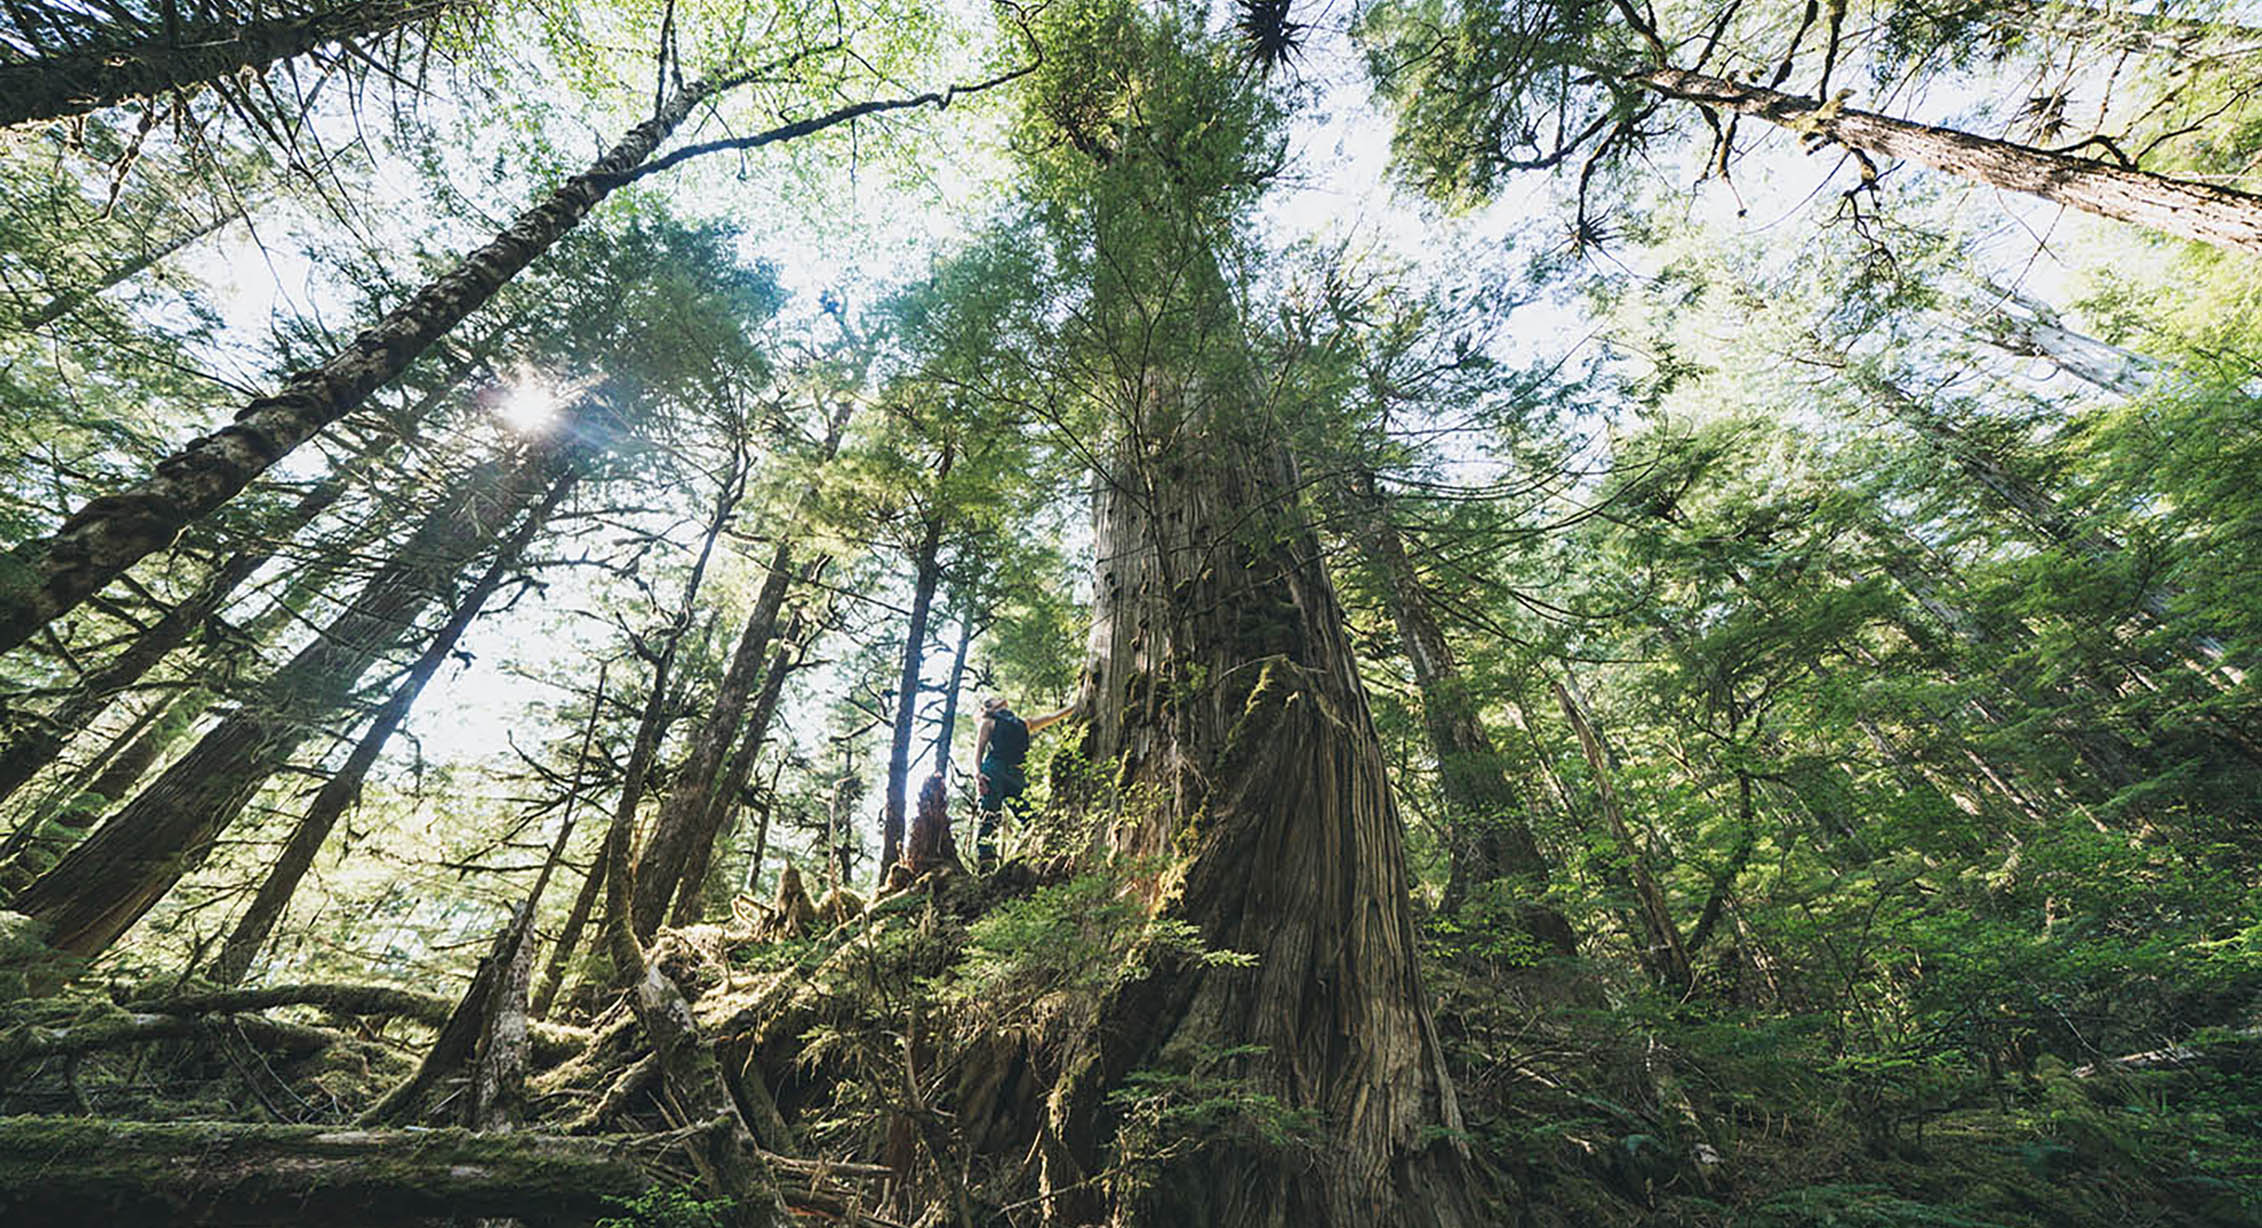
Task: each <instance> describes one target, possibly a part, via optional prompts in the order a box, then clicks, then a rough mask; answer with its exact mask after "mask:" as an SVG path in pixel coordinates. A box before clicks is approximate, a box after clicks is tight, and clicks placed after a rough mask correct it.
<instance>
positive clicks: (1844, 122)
mask: <svg viewBox="0 0 2262 1228" xmlns="http://www.w3.org/2000/svg"><path fill="white" fill-rule="evenodd" d="M1633 80H1634V81H1635V83H1637V84H1639V85H1642V86H1646V87H1648V88H1649V89H1650V90H1652V91H1654V92H1656V93H1658V94H1660V95H1663V96H1664V97H1667V98H1674V99H1679V100H1681V101H1683V102H1693V103H1698V104H1701V105H1703V106H1709V107H1718V108H1720V109H1722V110H1727V111H1734V112H1736V113H1738V114H1740V115H1749V116H1752V117H1754V118H1757V119H1763V120H1766V121H1767V122H1768V123H1771V124H1776V125H1778V126H1780V127H1784V128H1788V129H1790V130H1792V131H1794V132H1797V133H1799V134H1801V135H1802V136H1805V137H1807V138H1809V139H1812V140H1828V141H1834V142H1836V143H1838V144H1841V145H1844V146H1846V147H1848V148H1850V149H1857V150H1860V151H1862V152H1864V153H1868V154H1878V155H1882V156H1885V157H1889V158H1903V159H1906V160H1908V161H1911V162H1920V163H1923V164H1924V165H1926V166H1929V167H1931V168H1933V169H1934V170H1938V171H1945V172H1947V173H1948V174H1951V175H1956V176H1960V177H1962V178H1965V179H1969V180H1971V181H1973V182H1975V183H1982V184H1986V185H1987V186H1989V187H1994V188H2002V189H2004V190H2006V191H2011V192H2020V193H2024V194H2026V195H2029V196H2036V197H2040V198H2041V199H2043V200H2046V201H2049V202H2050V203H2052V204H2056V205H2064V206H2066V207H2067V208H2071V209H2079V210H2082V211H2083V212H2086V213H2094V214H2096V215H2098V216H2099V217H2109V218H2112V219H2114V220H2116V221H2122V222H2128V223H2131V224H2132V225H2137V226H2143V227H2146V228H2148V229H2151V230H2157V231H2159V232H2161V233H2162V234H2170V235H2176V236H2179V237H2181V238H2186V239H2192V240H2195V241H2197V242H2200V243H2211V244H2213V245H2215V246H2217V247H2224V248H2229V249H2231V250H2233V251H2247V252H2262V196H2255V195H2253V194H2251V193H2247V192H2240V191H2235V190H2233V189H2230V188H2221V187H2216V186H2215V185H2213V184H2209V183H2199V182H2196V181H2194V180H2189V179H2171V178H2169V177H2167V176H2166V175H2155V174H2153V173H2152V172H2150V171H2140V170H2134V169H2129V168H2125V167H2122V166H2118V165H2115V164H2113V163H2109V162H2101V161H2098V160H2096V159H2094V158H2080V157H2074V156H2072V155H2070V154H2063V153H2055V152H2052V151H2051V150H2047V149H2037V148H2035V147H2033V146H2031V145H2020V144H2017V143H2015V142H2011V141H2002V140H1996V139H1994V138H1991V137H1983V136H1974V135H1972V134H1971V133H1968V132H1959V131H1957V130H1956V129H1953V128H1939V127H1934V126H1933V125H1931V124H1920V123H1913V122H1911V121H1909V120H1905V119H1894V118H1892V117H1890V116H1886V115H1879V114H1876V113H1874V112H1871V111H1859V110H1855V109H1854V108H1852V107H1848V106H1843V105H1840V104H1839V103H1838V102H1835V101H1832V102H1821V101H1818V100H1816V99H1813V98H1802V97H1800V96H1798V95H1796V94H1784V93H1780V92H1778V91H1775V90H1771V89H1768V88H1766V87H1764V86H1760V85H1752V84H1748V83H1745V82H1740V81H1728V80H1724V79H1722V78H1719V77H1708V76H1705V75H1703V74H1701V73H1693V72H1688V71H1685V70H1683V69H1679V68H1658V69H1653V70H1650V71H1648V72H1643V73H1639V74H1636V75H1635V77H1634V78H1633Z"/></svg>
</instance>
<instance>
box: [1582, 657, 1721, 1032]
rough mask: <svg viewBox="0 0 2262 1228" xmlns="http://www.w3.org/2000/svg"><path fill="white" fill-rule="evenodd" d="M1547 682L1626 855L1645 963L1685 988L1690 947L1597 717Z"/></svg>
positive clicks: (1690, 979) (1661, 978)
mask: <svg viewBox="0 0 2262 1228" xmlns="http://www.w3.org/2000/svg"><path fill="white" fill-rule="evenodd" d="M1547 685H1548V689H1550V690H1552V691H1554V692H1555V700H1556V702H1557V703H1558V704H1560V705H1561V706H1562V708H1563V719H1564V720H1566V721H1568V722H1570V725H1571V732H1572V733H1574V734H1576V735H1577V736H1578V739H1579V750H1580V752H1581V753H1583V754H1584V755H1585V756H1586V760H1587V770H1588V771H1589V772H1591V773H1592V774H1593V776H1594V793H1595V799H1596V800H1597V801H1598V802H1599V803H1600V804H1601V809H1602V817H1603V819H1604V821H1606V822H1607V823H1608V824H1609V825H1610V836H1611V839H1612V840H1613V841H1615V842H1616V843H1617V845H1618V848H1619V850H1620V853H1621V854H1622V855H1623V856H1624V857H1625V865H1626V869H1625V883H1626V885H1627V887H1628V888H1629V889H1630V890H1631V891H1632V892H1633V895H1634V904H1635V915H1636V916H1637V917H1638V918H1639V919H1640V922H1641V929H1642V941H1643V950H1642V964H1643V965H1644V966H1645V967H1647V968H1648V969H1649V970H1650V974H1651V975H1652V976H1654V977H1656V978H1657V980H1658V982H1659V983H1660V984H1661V985H1664V986H1665V987H1667V988H1669V989H1673V990H1677V991H1681V992H1686V991H1687V990H1688V988H1689V986H1690V985H1692V984H1693V983H1694V981H1695V977H1694V974H1693V973H1692V972H1691V971H1690V968H1689V949H1688V946H1687V944H1686V943H1684V942H1683V941H1682V940H1681V931H1680V928H1679V927H1678V926H1676V925H1675V924H1674V923H1673V912H1672V909H1671V908H1670V907H1669V906H1668V905H1667V904H1666V902H1665V890H1664V888H1663V887H1661V886H1660V885H1659V884H1658V882H1657V876H1656V875H1655V874H1652V873H1651V872H1650V869H1649V860H1648V858H1646V857H1644V856H1643V855H1642V850H1641V846H1640V845H1638V844H1636V843H1635V842H1634V832H1633V828H1632V827H1631V826H1629V825H1628V824H1627V822H1626V811H1625V807H1623V806H1622V805H1620V804H1619V801H1618V786H1617V784H1616V782H1614V781H1613V780H1612V779H1611V776H1612V771H1611V762H1610V754H1609V752H1608V751H1607V750H1605V749H1604V747H1603V745H1602V736H1601V735H1600V734H1598V733H1596V732H1595V728H1594V722H1593V721H1592V720H1590V719H1588V717H1587V712H1586V705H1585V704H1583V703H1581V702H1579V698H1578V695H1577V693H1576V692H1574V691H1572V690H1571V688H1570V687H1569V686H1566V685H1565V684H1564V683H1562V682H1560V681H1557V680H1554V679H1550V680H1549V681H1548V684H1547Z"/></svg>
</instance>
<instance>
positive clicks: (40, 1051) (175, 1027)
mask: <svg viewBox="0 0 2262 1228" xmlns="http://www.w3.org/2000/svg"><path fill="white" fill-rule="evenodd" d="M225 1018H226V1021H227V1023H228V1024H229V1025H230V1026H233V1027H235V1028H237V1029H238V1030H240V1031H241V1033H242V1034H243V1037H244V1039H246V1040H248V1041H250V1042H251V1043H252V1044H253V1045H254V1046H256V1047H258V1048H260V1049H262V1050H266V1051H268V1052H272V1053H278V1054H282V1055H284V1056H287V1057H304V1056H306V1055H307V1054H309V1053H318V1052H320V1051H322V1050H323V1049H326V1048H329V1047H330V1046H331V1045H332V1044H335V1043H337V1042H338V1041H341V1040H344V1039H345V1037H344V1036H343V1035H341V1034H340V1033H337V1032H333V1031H330V1030H329V1029H327V1028H311V1027H307V1026H305V1025H303V1024H296V1023H278V1022H276V1021H275V1020H272V1019H267V1018H263V1017H261V1016H259V1015H230V1016H226V1017H225ZM212 1022H214V1021H213V1020H212V1019H211V1017H209V1016H192V1015H155V1014H149V1015H143V1014H126V1015H110V1016H102V1017H96V1018H93V1019H90V1020H87V1021H86V1022H84V1023H77V1024H72V1025H70V1026H68V1027H42V1026H39V1025H37V1024H26V1025H23V1026H21V1027H17V1028H14V1029H11V1030H10V1031H8V1032H7V1033H5V1034H4V1035H0V1070H8V1069H11V1068H13V1067H14V1066H15V1065H16V1064H17V1063H19V1062H26V1061H31V1060H33V1059H36V1058H45V1057H65V1056H70V1055H74V1054H80V1053H92V1052H95V1051H97V1050H101V1049H122V1048H125V1047H126V1046H128V1045H138V1044H144V1043H146V1042H149V1041H157V1040H178V1039H180V1038H182V1037H187V1036H194V1035H196V1034H198V1033H199V1032H200V1031H201V1030H203V1029H204V1028H205V1027H207V1026H210V1025H211V1024H212Z"/></svg>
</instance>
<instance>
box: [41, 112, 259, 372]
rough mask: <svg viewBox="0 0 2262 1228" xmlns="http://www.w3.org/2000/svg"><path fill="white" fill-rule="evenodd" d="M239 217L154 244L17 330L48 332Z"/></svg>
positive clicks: (218, 219) (210, 221)
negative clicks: (104, 294)
mask: <svg viewBox="0 0 2262 1228" xmlns="http://www.w3.org/2000/svg"><path fill="white" fill-rule="evenodd" d="M6 71H7V69H6V68H5V67H0V73H5V72H6ZM239 216H241V215H240V214H236V213H222V214H217V215H215V216H213V217H209V218H201V219H199V220H198V221H197V223H196V224H195V225H194V226H191V227H189V228H188V229H187V230H184V231H181V232H180V233H179V234H176V235H173V236H172V237H171V238H168V239H166V240H164V241H163V242H160V243H155V244H151V245H149V246H147V247H145V248H143V249H142V251H141V252H140V253H139V254H138V255H135V256H131V257H129V258H127V259H125V260H121V261H119V262H118V263H117V264H115V265H112V266H111V267H110V268H108V269H106V270H104V271H103V273H102V274H101V275H100V276H99V277H96V278H95V279H94V280H93V281H91V282H89V283H87V284H86V285H83V286H78V287H75V288H72V289H69V290H65V291H63V292H62V293H60V294H57V295H55V296H54V297H53V298H50V299H48V300H47V301H46V302H45V303H42V304H40V305H39V306H37V307H34V308H32V309H31V310H30V311H28V312H26V313H25V314H24V316H23V318H22V319H20V320H17V321H16V322H15V324H14V325H13V327H15V328H19V329H22V330H23V331H25V332H27V333H28V332H37V331H38V330H40V329H42V328H45V327H47V326H48V325H50V324H53V323H54V322H55V321H57V320H60V319H62V318H63V317H64V316H67V315H69V314H71V313H72V312H74V311H77V310H78V309H79V306H80V304H82V303H85V302H86V301H87V300H89V299H92V298H95V297H96V296H98V295H100V294H101V293H102V292H103V291H105V290H108V289H110V288H111V287H113V286H117V285H120V284H123V283H124V282H126V281H128V280H130V279H132V278H134V277H136V276H139V275H140V274H141V273H142V272H144V271H146V270H148V269H150V268H151V267H153V266H155V265H156V264H157V263H158V262H159V261H162V260H164V259H165V258H166V257H167V256H170V255H172V254H173V253H175V252H178V251H180V250H182V249H183V248H186V247H188V246H189V245H190V244H192V243H195V242H196V241H197V240H199V239H202V238H203V237H205V236H206V235H209V234H212V233H213V232H215V231H217V230H219V229H220V228H221V227H223V226H226V225H227V224H228V223H230V222H232V221H235V220H236V218H237V217H239Z"/></svg>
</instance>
